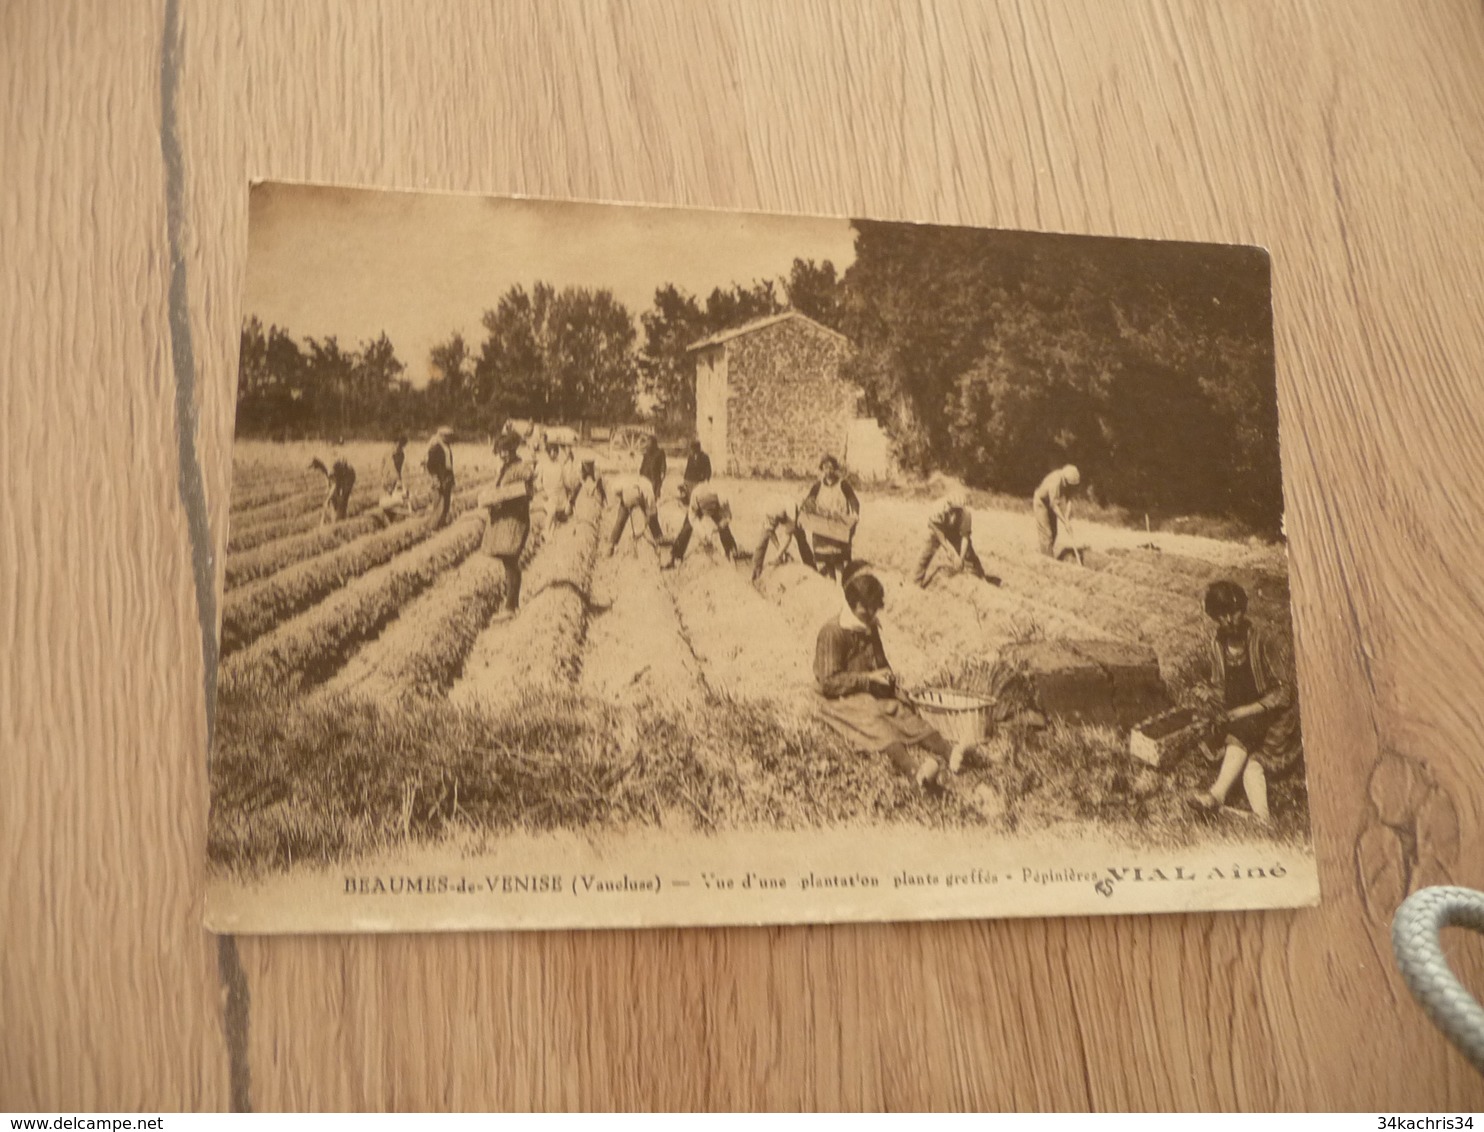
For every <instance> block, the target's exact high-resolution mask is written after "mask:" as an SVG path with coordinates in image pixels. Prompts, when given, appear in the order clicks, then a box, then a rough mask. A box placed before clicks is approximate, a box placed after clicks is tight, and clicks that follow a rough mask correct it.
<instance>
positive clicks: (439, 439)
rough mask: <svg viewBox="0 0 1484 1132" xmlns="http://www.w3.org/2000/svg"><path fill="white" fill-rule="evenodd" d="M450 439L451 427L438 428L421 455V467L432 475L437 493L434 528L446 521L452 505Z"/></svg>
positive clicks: (451, 434) (451, 453) (452, 482)
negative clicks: (423, 455) (426, 450)
mask: <svg viewBox="0 0 1484 1132" xmlns="http://www.w3.org/2000/svg"><path fill="white" fill-rule="evenodd" d="M452 439H453V429H451V428H447V427H445V428H440V429H439V430H438V431H437V432H435V433H434V434H433V439H432V440H431V441H430V442H429V443H428V454H427V455H426V456H425V457H423V467H424V468H426V469H427V471H428V475H429V476H431V477H432V479H433V487H434V489H435V490H436V491H437V493H438V514H437V516H436V517H435V518H434V519H433V527H434V529H435V530H436V529H437V528H438V527H441V526H444V525H445V524H446V523H447V522H448V514H449V510H450V509H451V508H452V507H453V484H454V479H453V448H452V446H451V445H450V444H449V441H450V440H452Z"/></svg>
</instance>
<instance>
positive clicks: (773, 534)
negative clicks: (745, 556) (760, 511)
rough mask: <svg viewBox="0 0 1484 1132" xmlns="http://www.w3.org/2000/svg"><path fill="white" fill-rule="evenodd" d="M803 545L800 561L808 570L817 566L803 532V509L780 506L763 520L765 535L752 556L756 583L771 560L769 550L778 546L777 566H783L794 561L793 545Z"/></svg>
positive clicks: (753, 577)
mask: <svg viewBox="0 0 1484 1132" xmlns="http://www.w3.org/2000/svg"><path fill="white" fill-rule="evenodd" d="M795 540H797V542H798V544H799V559H800V561H802V562H803V563H804V565H805V566H811V567H812V566H813V565H814V559H813V556H812V555H810V553H809V543H808V542H807V541H806V540H805V538H804V533H803V532H802V531H801V530H799V509H798V507H797V506H796V505H795V504H791V503H777V504H775V505H774V506H773V507H772V508H771V509H769V511H768V513H767V514H766V515H764V516H763V531H762V534H761V535H759V536H758V540H757V547H756V548H755V549H754V550H753V552H752V580H753V581H754V582H756V581H757V580H758V579H759V578H761V577H762V576H763V563H764V561H765V560H766V559H767V557H768V548H769V547H772V546H776V547H777V548H778V556H777V557H776V558H774V559H773V565H775V566H779V565H782V564H783V563H785V562H788V561H789V560H790V559H792V558H793V553H792V545H791V544H792V543H793V542H794V541H795Z"/></svg>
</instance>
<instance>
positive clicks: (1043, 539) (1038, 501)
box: [1031, 464, 1082, 558]
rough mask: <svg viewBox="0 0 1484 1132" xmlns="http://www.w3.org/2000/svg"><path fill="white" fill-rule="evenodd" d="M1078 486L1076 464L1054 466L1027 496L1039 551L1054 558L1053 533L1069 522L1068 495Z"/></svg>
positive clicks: (1069, 500)
mask: <svg viewBox="0 0 1484 1132" xmlns="http://www.w3.org/2000/svg"><path fill="white" fill-rule="evenodd" d="M1081 486H1082V473H1081V472H1079V471H1078V470H1077V465H1076V464H1068V465H1067V466H1066V467H1064V468H1057V469H1056V470H1055V471H1054V472H1051V473H1050V474H1049V475H1047V477H1046V478H1045V479H1044V480H1042V481H1041V486H1040V487H1038V488H1036V493H1035V494H1034V495H1033V496H1031V510H1032V511H1034V512H1035V514H1036V539H1037V541H1038V543H1039V545H1040V548H1041V553H1042V554H1044V555H1046V556H1047V557H1048V558H1055V557H1056V536H1057V535H1058V534H1059V533H1060V532H1061V528H1062V527H1064V526H1066V525H1067V524H1069V523H1070V522H1071V521H1072V496H1073V494H1075V493H1076V492H1077V491H1078V490H1080V489H1081Z"/></svg>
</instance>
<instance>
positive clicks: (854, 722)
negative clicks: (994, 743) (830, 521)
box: [814, 572, 967, 788]
mask: <svg viewBox="0 0 1484 1132" xmlns="http://www.w3.org/2000/svg"><path fill="white" fill-rule="evenodd" d="M885 605H886V592H885V590H883V589H882V586H881V581H880V579H878V578H877V577H876V576H875V575H874V574H869V573H864V572H861V573H856V574H853V575H851V576H850V577H849V578H848V580H847V581H846V582H845V609H844V610H843V611H842V612H841V613H840V615H839V616H838V617H832V618H830V619H829V620H828V621H826V622H825V623H824V626H823V627H822V628H821V629H820V630H819V639H818V641H817V643H816V645H815V649H814V678H815V680H817V681H818V682H819V691H820V693H821V695H822V696H823V697H824V701H823V703H822V704H821V705H820V714H821V715H822V716H823V717H824V721H825V722H826V723H827V724H829V725H830V727H832V728H833V729H834V730H835V731H837V732H839V733H840V735H842V736H843V737H844V738H845V741H846V742H847V743H849V744H850V745H851V747H852V748H853V749H855V750H857V751H862V752H864V753H866V754H879V753H884V754H885V755H886V757H887V758H888V759H890V760H891V764H892V766H894V767H896V768H897V770H899V771H901V772H902V773H903V774H906V775H908V776H910V777H911V778H912V779H913V780H915V781H916V782H917V784H918V785H919V786H921V787H924V788H926V787H930V786H941V785H942V784H943V781H944V776H945V775H946V774H957V773H958V771H959V768H960V767H961V766H962V765H963V760H964V752H965V750H966V749H967V745H966V744H963V743H958V744H954V743H950V742H949V741H948V740H947V739H945V738H943V736H942V735H940V734H938V732H937V731H935V730H934V729H933V728H932V727H931V726H930V725H929V724H928V723H927V722H926V721H925V720H924V719H923V718H922V716H920V715H918V714H917V712H916V710H915V709H914V708H913V707H912V705H911V704H909V703H908V702H907V701H906V700H905V699H904V698H903V697H902V696H901V695H900V693H899V692H898V690H897V681H896V676H895V675H894V674H893V673H892V670H891V666H890V665H889V664H887V661H886V651H885V649H883V648H882V646H881V630H880V623H879V617H880V614H881V610H882V609H883V608H884V607H885Z"/></svg>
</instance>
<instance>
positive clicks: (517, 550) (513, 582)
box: [480, 432, 535, 617]
mask: <svg viewBox="0 0 1484 1132" xmlns="http://www.w3.org/2000/svg"><path fill="white" fill-rule="evenodd" d="M494 450H495V455H496V456H497V457H498V458H499V464H500V470H499V471H498V472H496V473H495V482H494V484H493V486H492V487H491V488H489V489H487V490H486V491H485V492H484V493H482V494H481V497H480V506H481V507H482V508H484V511H485V514H486V516H487V517H488V519H489V525H488V526H486V527H485V531H484V552H485V553H486V554H488V555H489V556H490V557H491V558H495V559H498V560H499V562H500V564H501V565H502V566H503V567H504V568H505V596H504V601H503V603H502V605H501V607H500V614H499V616H501V617H510V616H513V615H514V613H515V611H516V609H517V608H518V607H519V606H520V579H521V573H520V556H521V553H522V552H523V551H524V550H525V548H526V540H527V539H528V538H529V537H530V534H531V493H532V489H533V480H534V478H535V473H534V471H533V470H532V468H531V466H530V465H529V464H527V463H525V462H524V461H522V460H521V459H520V455H519V452H520V437H519V436H517V435H516V434H515V433H513V432H502V433H501V434H500V435H499V436H498V437H496V438H495V443H494ZM515 487H519V488H522V489H523V490H517V491H510V490H508V489H511V488H515ZM502 489H506V490H502ZM507 497H508V498H507Z"/></svg>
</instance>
